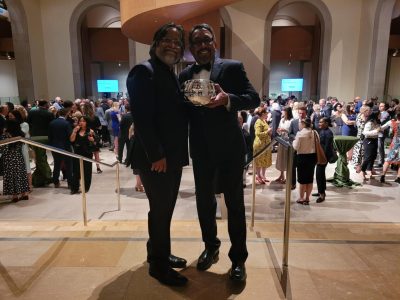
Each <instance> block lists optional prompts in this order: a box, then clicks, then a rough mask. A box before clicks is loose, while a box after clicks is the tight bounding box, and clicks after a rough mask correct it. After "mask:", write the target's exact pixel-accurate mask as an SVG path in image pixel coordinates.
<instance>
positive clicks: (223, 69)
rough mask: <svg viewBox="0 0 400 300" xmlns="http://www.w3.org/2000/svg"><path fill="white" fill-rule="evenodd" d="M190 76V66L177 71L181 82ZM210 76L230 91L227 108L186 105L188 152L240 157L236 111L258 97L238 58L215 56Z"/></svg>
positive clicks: (199, 156)
mask: <svg viewBox="0 0 400 300" xmlns="http://www.w3.org/2000/svg"><path fill="white" fill-rule="evenodd" d="M192 78H193V70H192V66H189V67H187V68H186V69H184V70H183V71H182V72H181V74H180V75H179V81H180V82H181V83H183V82H185V81H186V80H189V79H192ZM210 80H212V81H213V82H215V83H218V84H219V85H220V86H221V88H222V89H223V90H224V91H225V92H226V93H228V94H229V98H230V103H231V107H230V110H229V111H228V110H227V109H226V108H225V107H224V106H220V107H217V108H207V107H198V106H193V105H188V107H189V109H188V111H189V124H190V125H189V130H190V131H189V141H190V155H191V157H192V158H193V159H201V160H203V161H207V160H212V161H214V162H218V161H224V160H232V159H235V160H238V161H243V158H244V155H245V152H246V150H245V143H244V139H243V134H242V132H241V128H240V127H239V123H238V118H237V112H238V111H240V110H247V109H251V108H255V107H257V106H258V105H259V104H260V97H259V96H258V93H257V92H256V91H255V90H254V88H253V86H252V85H251V83H250V82H249V80H248V79H247V76H246V72H245V71H244V67H243V64H242V63H241V62H238V61H234V60H226V59H215V61H214V64H213V67H212V70H211V75H210Z"/></svg>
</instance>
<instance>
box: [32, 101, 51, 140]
mask: <svg viewBox="0 0 400 300" xmlns="http://www.w3.org/2000/svg"><path fill="white" fill-rule="evenodd" d="M53 119H54V116H53V114H52V113H51V112H49V111H48V110H47V109H45V108H40V107H39V108H37V109H31V110H30V111H29V114H28V124H29V128H30V133H31V136H48V133H49V131H48V129H49V124H50V122H51V121H52V120H53Z"/></svg>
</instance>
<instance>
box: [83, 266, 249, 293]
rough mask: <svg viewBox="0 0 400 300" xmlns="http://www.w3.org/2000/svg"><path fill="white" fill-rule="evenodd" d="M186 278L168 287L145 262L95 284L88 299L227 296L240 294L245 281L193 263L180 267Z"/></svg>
mask: <svg viewBox="0 0 400 300" xmlns="http://www.w3.org/2000/svg"><path fill="white" fill-rule="evenodd" d="M180 273H181V274H182V275H185V276H186V277H187V278H188V279H189V282H188V284H187V285H186V286H184V287H169V286H166V285H163V284H161V283H160V282H158V281H157V280H156V279H154V278H153V277H151V276H150V275H149V274H148V266H147V263H144V264H143V265H140V266H137V268H136V269H135V268H133V269H131V270H129V271H127V272H124V273H122V274H120V275H118V277H115V278H112V279H110V280H109V281H108V282H105V283H104V284H102V285H100V286H98V287H97V288H96V289H95V290H94V291H93V293H92V295H91V297H90V298H89V299H90V300H94V299H99V300H119V299H124V300H125V299H140V300H143V299H151V300H156V299H163V300H166V299H199V300H200V299H202V300H203V299H206V300H207V299H213V300H222V299H230V298H232V297H234V295H238V294H240V293H241V292H242V291H243V290H244V288H245V287H246V284H245V283H243V284H237V283H233V282H231V280H230V279H229V276H228V274H215V273H211V272H207V271H206V272H200V271H198V270H197V269H196V267H195V265H190V266H188V267H187V268H186V269H183V270H182V271H180Z"/></svg>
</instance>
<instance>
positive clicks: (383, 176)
mask: <svg viewBox="0 0 400 300" xmlns="http://www.w3.org/2000/svg"><path fill="white" fill-rule="evenodd" d="M379 181H380V182H381V183H385V175H382V176H381V178H380V180H379Z"/></svg>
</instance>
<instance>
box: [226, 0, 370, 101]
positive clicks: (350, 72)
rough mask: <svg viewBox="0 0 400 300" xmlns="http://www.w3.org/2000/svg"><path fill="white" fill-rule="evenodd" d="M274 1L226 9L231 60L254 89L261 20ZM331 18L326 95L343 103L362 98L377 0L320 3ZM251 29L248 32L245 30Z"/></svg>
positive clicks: (258, 71)
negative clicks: (242, 68)
mask: <svg viewBox="0 0 400 300" xmlns="http://www.w3.org/2000/svg"><path fill="white" fill-rule="evenodd" d="M276 2H277V1H274V0H269V1H257V0H245V1H241V2H238V3H235V4H232V5H230V6H229V7H227V11H228V13H229V15H230V17H231V19H232V27H233V28H232V31H233V42H232V47H233V49H232V57H233V58H234V59H239V60H241V61H243V62H244V63H245V67H246V70H247V71H248V73H249V74H248V75H249V78H250V80H251V81H252V83H253V84H254V86H255V87H256V89H257V90H259V91H260V89H261V86H262V62H263V55H264V54H263V51H264V37H265V33H264V31H265V20H266V17H267V15H268V13H269V11H270V9H271V8H272V6H273V5H274V4H275V3H276ZM323 2H324V3H325V5H326V6H327V7H328V9H329V11H330V14H331V16H332V27H333V28H332V41H331V57H330V61H329V80H328V92H327V95H322V96H329V95H331V96H337V97H338V98H339V99H341V100H344V101H349V100H351V99H352V98H353V97H354V96H355V95H362V96H366V93H367V84H368V74H369V62H370V55H371V45H372V42H371V41H372V34H373V26H374V18H375V9H376V5H377V0H352V1H348V0H323ZM249 28H251V30H249Z"/></svg>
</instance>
